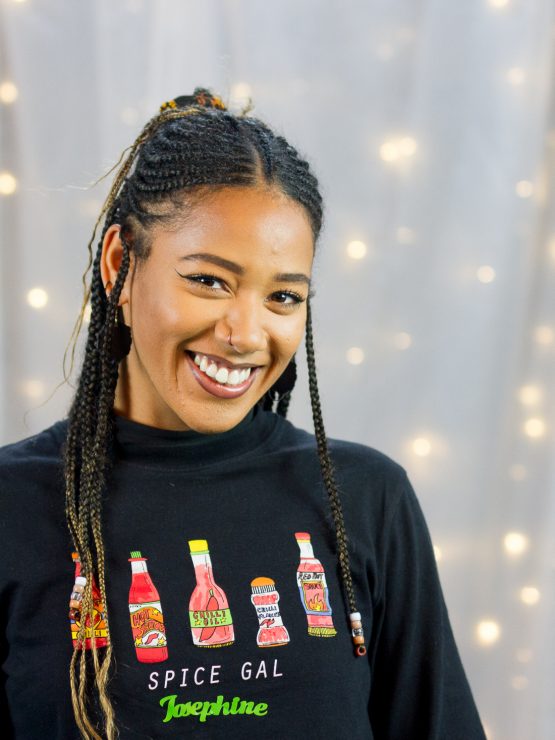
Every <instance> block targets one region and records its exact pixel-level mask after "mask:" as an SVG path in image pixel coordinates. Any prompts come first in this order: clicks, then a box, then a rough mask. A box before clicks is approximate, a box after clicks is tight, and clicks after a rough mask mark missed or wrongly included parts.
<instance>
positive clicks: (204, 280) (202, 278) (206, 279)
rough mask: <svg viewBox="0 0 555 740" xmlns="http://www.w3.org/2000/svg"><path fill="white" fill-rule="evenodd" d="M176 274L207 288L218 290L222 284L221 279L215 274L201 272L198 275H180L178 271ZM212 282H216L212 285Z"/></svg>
mask: <svg viewBox="0 0 555 740" xmlns="http://www.w3.org/2000/svg"><path fill="white" fill-rule="evenodd" d="M177 274H178V275H180V276H181V277H183V278H185V279H186V280H190V281H191V282H193V283H196V284H197V285H201V286H202V287H203V288H206V289H207V290H220V288H221V287H222V286H223V285H224V282H223V280H220V278H218V277H216V275H209V274H207V273H201V274H199V275H181V273H180V272H178V273H177ZM214 283H216V285H214Z"/></svg>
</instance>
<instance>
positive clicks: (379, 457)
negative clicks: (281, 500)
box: [283, 420, 407, 481]
mask: <svg viewBox="0 0 555 740" xmlns="http://www.w3.org/2000/svg"><path fill="white" fill-rule="evenodd" d="M285 422H286V427H287V432H286V434H285V435H284V437H283V441H285V443H286V445H288V447H289V450H290V451H293V450H298V451H300V452H306V453H308V454H313V453H314V450H315V449H317V448H318V439H317V435H316V434H315V433H314V432H311V431H307V430H305V429H302V428H301V427H297V426H295V425H293V424H292V423H291V422H290V421H289V420H285ZM326 444H327V448H328V451H329V455H330V458H331V461H332V465H333V466H334V467H336V468H337V469H341V470H355V471H357V472H358V473H359V474H360V475H361V476H363V475H368V476H369V477H370V478H371V479H372V480H373V481H376V480H377V479H380V478H384V479H387V480H390V481H391V480H395V481H403V480H404V479H405V478H406V476H407V472H406V470H405V468H404V467H403V465H402V464H401V463H400V462H399V461H397V460H395V459H394V458H393V457H391V456H390V455H389V454H388V453H387V452H385V451H384V450H381V449H378V448H377V447H373V446H372V445H370V444H367V443H365V442H359V441H351V440H347V439H344V438H342V437H333V436H332V437H330V436H327V435H326Z"/></svg>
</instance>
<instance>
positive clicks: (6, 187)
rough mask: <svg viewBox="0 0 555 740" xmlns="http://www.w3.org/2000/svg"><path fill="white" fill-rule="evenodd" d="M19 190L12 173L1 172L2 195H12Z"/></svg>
mask: <svg viewBox="0 0 555 740" xmlns="http://www.w3.org/2000/svg"><path fill="white" fill-rule="evenodd" d="M16 189H17V180H16V179H15V177H14V176H13V175H12V173H11V172H8V171H7V170H4V171H3V172H0V195H12V193H15V191H16Z"/></svg>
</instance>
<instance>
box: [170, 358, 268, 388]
mask: <svg viewBox="0 0 555 740" xmlns="http://www.w3.org/2000/svg"><path fill="white" fill-rule="evenodd" d="M183 354H184V355H185V359H186V361H187V364H188V365H189V367H190V369H191V372H192V373H193V375H194V376H195V378H196V380H197V382H198V384H199V385H200V386H201V387H202V388H204V390H205V391H207V392H208V393H211V394H212V395H213V396H218V398H236V397H237V396H242V395H243V393H245V392H246V391H248V389H249V388H250V387H251V385H252V384H253V382H254V379H255V378H256V376H257V375H258V371H259V370H260V368H259V367H253V369H252V370H251V372H250V375H249V377H248V378H247V379H246V380H245V382H244V383H241V384H240V385H233V386H231V385H222V384H221V383H218V381H217V380H213V379H212V378H210V377H208V375H206V373H203V372H202V370H199V367H198V365H196V364H195V361H194V360H193V358H192V357H191V355H189V354H188V352H184V353H183Z"/></svg>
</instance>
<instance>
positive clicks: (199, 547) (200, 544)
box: [189, 540, 208, 552]
mask: <svg viewBox="0 0 555 740" xmlns="http://www.w3.org/2000/svg"><path fill="white" fill-rule="evenodd" d="M189 549H190V551H191V552H208V540H189Z"/></svg>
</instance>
